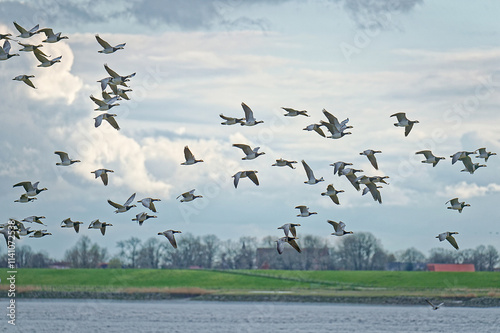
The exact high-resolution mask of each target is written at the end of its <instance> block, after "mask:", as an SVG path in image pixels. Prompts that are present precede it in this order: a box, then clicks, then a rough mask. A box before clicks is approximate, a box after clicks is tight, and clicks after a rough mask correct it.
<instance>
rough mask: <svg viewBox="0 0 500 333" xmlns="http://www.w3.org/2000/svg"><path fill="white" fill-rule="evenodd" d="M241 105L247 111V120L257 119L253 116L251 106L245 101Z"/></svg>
mask: <svg viewBox="0 0 500 333" xmlns="http://www.w3.org/2000/svg"><path fill="white" fill-rule="evenodd" d="M241 107H242V108H243V111H244V112H245V119H246V121H248V122H250V121H255V118H254V117H253V111H252V109H250V107H249V106H248V105H246V104H245V103H243V102H242V103H241Z"/></svg>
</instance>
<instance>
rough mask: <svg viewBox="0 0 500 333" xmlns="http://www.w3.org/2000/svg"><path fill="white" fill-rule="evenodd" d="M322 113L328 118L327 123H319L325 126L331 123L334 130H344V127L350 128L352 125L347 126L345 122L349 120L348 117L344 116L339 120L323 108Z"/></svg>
mask: <svg viewBox="0 0 500 333" xmlns="http://www.w3.org/2000/svg"><path fill="white" fill-rule="evenodd" d="M323 114H324V115H325V117H326V118H327V119H328V123H326V122H324V121H322V122H321V124H322V125H325V126H326V124H331V125H333V126H334V128H335V131H336V132H344V131H345V130H346V129H349V128H352V126H347V123H348V122H349V118H346V119H344V120H343V121H342V122H339V120H338V119H337V117H335V116H334V115H333V114H331V113H330V112H328V111H326V110H325V109H323ZM349 134H351V133H349Z"/></svg>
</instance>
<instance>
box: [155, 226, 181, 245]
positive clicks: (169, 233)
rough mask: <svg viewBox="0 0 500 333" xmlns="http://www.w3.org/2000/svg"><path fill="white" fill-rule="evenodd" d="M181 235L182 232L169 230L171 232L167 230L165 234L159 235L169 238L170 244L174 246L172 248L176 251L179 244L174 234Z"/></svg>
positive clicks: (160, 233)
mask: <svg viewBox="0 0 500 333" xmlns="http://www.w3.org/2000/svg"><path fill="white" fill-rule="evenodd" d="M180 233H182V232H180V231H177V230H172V229H169V230H166V231H164V232H159V233H158V235H163V236H165V237H167V239H168V241H169V242H170V244H172V246H173V247H174V249H176V248H177V242H176V241H175V237H174V234H180Z"/></svg>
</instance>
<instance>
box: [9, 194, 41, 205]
mask: <svg viewBox="0 0 500 333" xmlns="http://www.w3.org/2000/svg"><path fill="white" fill-rule="evenodd" d="M36 199H37V198H29V197H28V195H27V194H26V193H24V194H21V197H20V198H19V199H17V200H14V202H19V203H26V202H30V201H35V200H36Z"/></svg>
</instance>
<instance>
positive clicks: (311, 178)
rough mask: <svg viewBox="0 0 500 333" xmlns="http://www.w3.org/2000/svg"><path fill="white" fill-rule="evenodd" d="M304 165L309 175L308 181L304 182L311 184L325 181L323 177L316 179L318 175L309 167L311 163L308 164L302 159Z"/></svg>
mask: <svg viewBox="0 0 500 333" xmlns="http://www.w3.org/2000/svg"><path fill="white" fill-rule="evenodd" d="M301 162H302V165H303V166H304V170H305V171H306V175H307V178H308V179H307V181H305V182H304V184H310V185H314V184H317V183H319V182H322V181H324V179H323V177H321V178H320V179H316V177H314V173H313V171H312V169H311V168H310V167H309V165H307V163H306V162H305V161H304V160H302V161H301Z"/></svg>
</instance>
